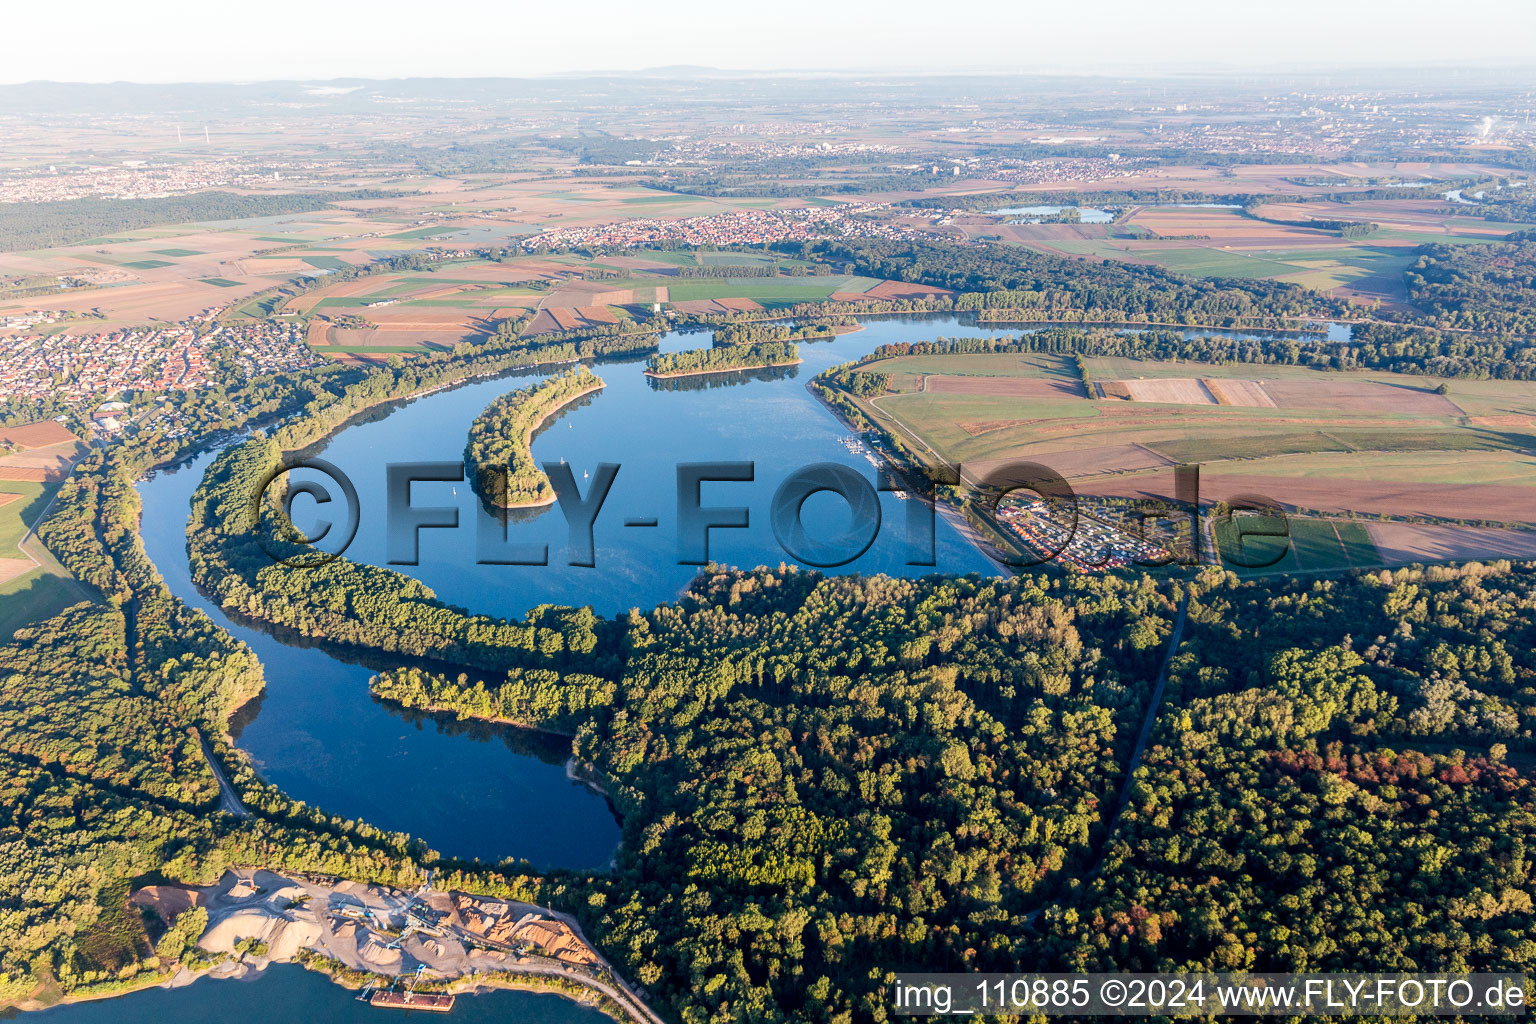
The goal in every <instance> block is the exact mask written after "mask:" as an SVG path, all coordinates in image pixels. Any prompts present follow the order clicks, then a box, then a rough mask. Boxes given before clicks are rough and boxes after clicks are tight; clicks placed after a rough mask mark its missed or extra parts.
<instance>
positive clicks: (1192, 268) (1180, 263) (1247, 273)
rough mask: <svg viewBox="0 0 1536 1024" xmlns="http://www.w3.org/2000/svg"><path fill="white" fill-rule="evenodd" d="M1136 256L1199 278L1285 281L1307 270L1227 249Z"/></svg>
mask: <svg viewBox="0 0 1536 1024" xmlns="http://www.w3.org/2000/svg"><path fill="white" fill-rule="evenodd" d="M1135 254H1136V255H1137V256H1138V257H1140V258H1141V259H1144V260H1147V261H1149V262H1152V263H1156V264H1157V265H1158V266H1160V267H1166V268H1167V269H1169V270H1176V271H1178V272H1179V273H1181V274H1193V275H1195V276H1198V277H1240V278H1251V277H1285V276H1287V275H1289V274H1297V273H1301V272H1302V271H1303V270H1305V269H1306V268H1304V267H1302V266H1299V265H1297V264H1295V263H1289V262H1287V261H1285V260H1283V259H1279V258H1276V257H1273V256H1269V255H1265V254H1260V253H1252V254H1249V253H1242V252H1233V251H1228V250H1225V249H1207V248H1205V247H1203V246H1202V247H1199V248H1178V249H1143V248H1137V249H1136V250H1135Z"/></svg>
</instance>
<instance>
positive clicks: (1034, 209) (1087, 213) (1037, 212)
mask: <svg viewBox="0 0 1536 1024" xmlns="http://www.w3.org/2000/svg"><path fill="white" fill-rule="evenodd" d="M1063 210H1076V211H1077V215H1078V219H1079V222H1080V223H1083V224H1111V223H1113V222H1114V220H1115V213H1114V211H1113V210H1098V209H1095V208H1093V207H1091V206H1007V207H1004V208H1002V209H1000V210H991V211H989V212H991V213H996V214H1001V215H1002V216H1005V217H1018V218H1020V220H1022V221H1023V222H1024V223H1029V222H1030V221H1032V220H1036V219H1038V218H1041V217H1053V216H1055V215H1056V214H1058V213H1061V212H1062V211H1063Z"/></svg>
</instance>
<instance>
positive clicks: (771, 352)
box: [645, 342, 800, 377]
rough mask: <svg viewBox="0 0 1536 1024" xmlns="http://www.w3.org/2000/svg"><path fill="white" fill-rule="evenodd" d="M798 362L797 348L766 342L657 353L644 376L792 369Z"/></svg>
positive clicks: (798, 350) (651, 359)
mask: <svg viewBox="0 0 1536 1024" xmlns="http://www.w3.org/2000/svg"><path fill="white" fill-rule="evenodd" d="M799 362H800V348H799V346H798V345H794V344H792V343H789V342H769V343H767V344H762V345H728V346H724V347H718V348H700V349H691V350H689V351H687V352H658V353H657V354H655V355H653V356H651V358H650V359H648V360H646V364H645V373H646V376H648V377H691V376H693V375H695V374H700V373H726V372H728V371H731V370H762V369H767V368H768V367H770V366H794V365H796V364H797V363H799Z"/></svg>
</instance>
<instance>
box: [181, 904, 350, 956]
mask: <svg viewBox="0 0 1536 1024" xmlns="http://www.w3.org/2000/svg"><path fill="white" fill-rule="evenodd" d="M320 934H321V928H320V924H319V923H318V922H315V921H291V920H289V919H288V918H286V917H282V916H280V915H277V914H272V913H269V912H267V911H264V910H262V909H260V908H257V907H251V908H249V909H245V910H237V911H235V912H234V913H232V914H230V915H229V916H228V917H226V918H224V919H223V920H222V921H220V922H219V923H218V924H216V925H214V926H213V927H211V928H209V929H208V930H207V931H206V932H204V933H203V937H202V938H201V939H198V940H197V944H198V945H199V946H202V947H203V948H204V949H206V950H208V951H209V952H210V953H233V952H234V951H235V946H236V945H237V944H238V943H239V942H240V941H241V940H243V939H255V940H256V941H258V942H265V943H266V944H267V952H266V957H267V959H269V960H292V959H293V958H294V956H295V954H297V953H298V951H299V950H300V949H302V948H304V947H305V946H308V945H311V944H312V943H314V942H316V941H318V940H319V938H320Z"/></svg>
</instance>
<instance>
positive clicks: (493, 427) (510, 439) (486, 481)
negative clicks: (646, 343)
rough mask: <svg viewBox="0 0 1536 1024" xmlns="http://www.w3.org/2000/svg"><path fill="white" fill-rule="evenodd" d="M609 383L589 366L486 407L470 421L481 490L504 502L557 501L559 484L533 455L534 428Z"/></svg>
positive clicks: (474, 477)
mask: <svg viewBox="0 0 1536 1024" xmlns="http://www.w3.org/2000/svg"><path fill="white" fill-rule="evenodd" d="M601 387H603V379H602V378H601V377H599V376H597V374H595V373H593V372H592V371H591V370H589V369H587V368H586V367H585V366H580V367H577V368H576V369H573V370H570V371H568V372H566V373H562V374H559V375H557V376H554V377H550V378H549V379H548V380H545V381H541V382H540V383H538V384H536V385H534V386H533V387H530V388H523V389H521V390H519V391H512V392H508V393H507V394H505V395H502V396H501V397H500V398H498V399H496V401H494V402H492V403H491V404H490V405H488V406H486V407H485V411H484V412H482V413H481V414H480V415H479V416H477V417H475V422H474V423H472V424H470V427H469V443H468V444H466V445H465V446H464V464H465V466H466V467H468V469H469V474H470V480H471V481H472V483H473V485H474V488H475V493H476V494H478V495H480V497H481V498H483V499H485V500H486V501H487V502H489V503H490V504H492V505H495V506H497V507H498V508H530V507H536V506H539V505H549V504H553V503H554V500H555V489H554V486H553V485H551V484H550V482H549V477H548V476H546V475H545V474H544V471H543V470H542V469H540V468H539V467H538V466H537V465H536V464H535V463H534V461H533V451H532V447H531V446H532V442H533V432H534V431H535V430H537V429H539V427H540V426H542V425H543V424H544V422H545V421H546V420H548V419H549V418H550V417H551V416H553V415H554V414H555V413H557V412H559V411H560V410H561V409H563V408H564V407H565V406H567V405H569V404H570V403H572V402H574V401H576V400H577V399H578V398H580V397H582V396H583V395H588V394H591V393H592V392H594V391H597V390H598V389H599V388H601Z"/></svg>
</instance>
